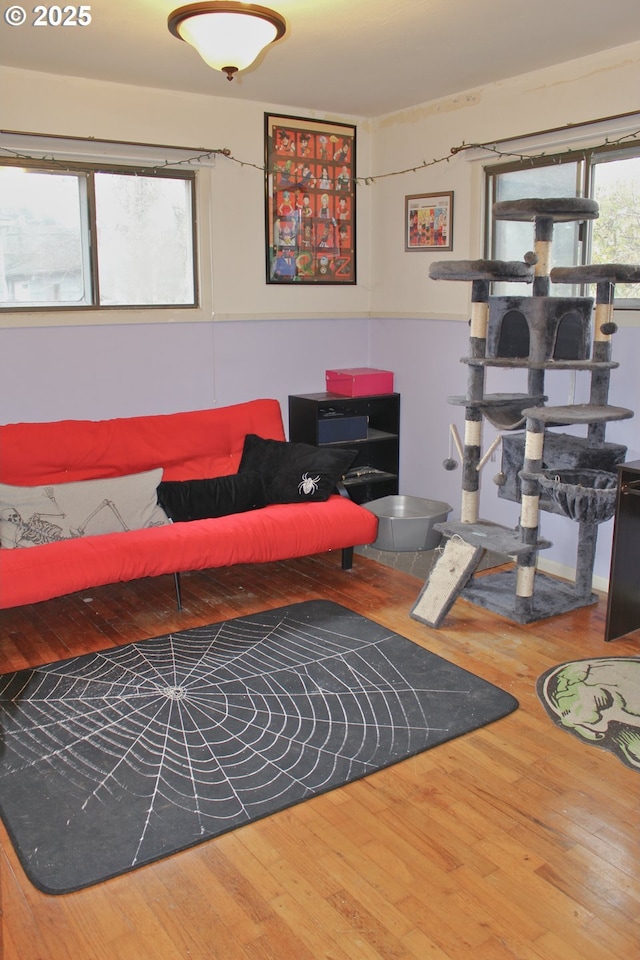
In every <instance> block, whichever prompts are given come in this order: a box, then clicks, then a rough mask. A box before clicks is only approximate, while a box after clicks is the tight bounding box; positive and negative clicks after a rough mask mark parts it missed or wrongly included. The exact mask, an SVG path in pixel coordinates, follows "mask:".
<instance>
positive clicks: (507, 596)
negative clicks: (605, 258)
mask: <svg viewBox="0 0 640 960" xmlns="http://www.w3.org/2000/svg"><path fill="white" fill-rule="evenodd" d="M493 214H494V216H495V217H496V219H501V220H514V221H527V222H532V224H533V227H534V242H535V247H534V251H533V252H532V253H530V254H527V255H526V256H525V257H524V260H523V261H522V262H520V261H516V262H505V261H500V260H473V261H468V260H467V261H465V260H459V261H438V262H436V263H433V264H432V266H431V269H430V271H429V276H430V277H431V278H432V279H434V280H453V281H467V282H471V285H472V294H471V301H472V302H471V321H470V334H469V352H468V356H467V357H465V358H463V360H462V362H463V363H466V364H467V365H468V378H467V392H466V394H465V396H463V397H450V398H449V402H450V403H452V404H456V405H460V406H464V408H465V431H464V444H462V443H460V450H461V454H462V460H463V470H462V498H461V511H460V520H459V521H447V522H444V523H441V524H437V525H436V528H437V529H438V530H440V531H441V532H442V533H443V534H444V535H445V536H447V537H450V538H457V537H459V538H461V539H462V540H463V541H465V542H466V543H467V544H470V545H473V546H474V547H479V546H481V547H483V548H484V549H489V550H491V551H494V552H496V553H499V554H502V555H506V556H509V557H511V558H513V559H514V560H515V564H516V566H515V569H507V570H499V571H498V572H497V573H494V574H486V575H484V576H483V577H480V578H473V579H472V580H471V581H470V582H469V583H468V584H467V585H466V586H465V587H464V589H463V590H462V592H461V594H460V595H461V596H462V597H464V598H465V599H467V600H470V601H471V602H472V603H475V604H477V605H479V606H482V607H484V608H486V609H490V610H493V611H495V612H496V613H499V614H502V615H503V616H506V617H508V618H509V619H511V620H515V621H516V622H518V623H530V622H532V621H535V620H541V619H544V618H546V617H550V616H553V615H555V614H559V613H565V612H567V611H569V610H573V609H576V608H578V607H582V606H586V605H588V604H591V603H594V602H595V601H596V599H597V597H596V596H595V595H594V594H593V593H592V579H593V565H594V560H595V548H596V538H597V529H598V525H599V524H600V523H602V522H604V521H605V520H608V519H610V518H611V517H612V516H613V512H614V509H615V495H616V484H617V478H616V472H615V471H616V466H617V464H618V463H621V462H623V461H624V458H625V454H626V447H624V446H621V445H619V444H612V443H607V442H606V440H605V431H606V425H607V423H609V422H612V421H615V420H623V419H626V418H628V417H632V416H633V411H631V410H627V409H626V408H622V407H615V406H611V405H609V403H608V397H609V380H610V374H611V370H613V369H615V368H616V367H618V363H616V362H614V361H613V360H612V359H611V338H612V336H613V334H614V333H615V331H616V326H615V324H614V323H613V322H612V314H613V297H614V289H615V285H616V283H621V282H624V283H638V282H640V266H638V265H623V264H605V265H590V266H580V267H555V268H553V269H551V270H550V263H551V249H552V241H553V228H554V224H555V223H560V222H570V221H584V220H591V219H595V218H596V217H597V216H598V205H597V203H595V202H594V201H593V200H588V199H583V198H560V199H554V198H545V199H525V200H511V201H504V202H500V203H496V204H494V206H493ZM496 282H509V283H513V282H517V283H526V284H532V295H531V296H521V297H518V296H491V295H490V293H489V291H490V287H491V284H492V283H496ZM551 282H553V283H563V284H564V283H566V284H580V283H595V284H596V299H595V310H594V300H593V298H591V297H558V296H550V283H551ZM592 320H593V324H592ZM592 325H593V334H592V335H591V332H590V331H591V326H592ZM489 367H495V368H502V369H510V370H516V369H522V370H526V371H527V390H526V392H523V393H510V394H497V393H496V394H490V393H487V392H486V389H485V379H486V371H487V368H489ZM558 370H565V371H566V370H570V371H577V372H582V373H586V374H587V375H588V376H589V377H590V397H589V403H586V404H568V405H564V406H547V405H546V401H547V399H548V398H547V396H546V395H545V393H544V390H545V377H546V375H547V374H549V373H550V372H552V371H558ZM485 419H487V420H488V421H489V422H490V423H491V424H492V425H493V426H494V427H496V428H497V429H498V430H500V431H501V434H502V436H501V439H502V471H501V473H500V474H499V475H498V478H496V482H497V483H498V484H499V487H498V495H499V496H500V497H502V498H504V499H509V500H513V501H516V502H518V503H519V504H520V508H521V512H520V519H519V523H518V525H517V527H516V528H515V529H513V530H512V529H508V528H505V527H500V526H498V525H496V524H493V523H489V522H487V521H483V520H481V519H480V518H479V494H480V471H481V468H482V466H483V465H484V462H485V461H486V459H487V456H488V453H487V454H485V456H484V458H482V457H481V451H482V426H483V421H484V420H485ZM563 427H572V428H575V427H581V428H583V429H585V430H586V434H585V435H584V436H578V435H573V434H567V433H560V434H558V433H557V432H556V430H557V429H558V428H563ZM541 511H548V512H553V513H558V514H561V515H563V516H566V517H568V518H569V519H571V520H573V521H575V522H577V523H578V524H579V533H578V546H577V558H576V580H575V584H571V583H567V582H565V581H561V580H558V579H555V578H552V577H549V576H546V575H545V574H542V573H540V572H539V571H537V570H536V564H537V559H538V553H539V551H540V550H545V549H547V548H549V547H550V546H552V544H551V543H550V541H548V540H545V539H543V538H542V537H541V535H540V512H541Z"/></svg>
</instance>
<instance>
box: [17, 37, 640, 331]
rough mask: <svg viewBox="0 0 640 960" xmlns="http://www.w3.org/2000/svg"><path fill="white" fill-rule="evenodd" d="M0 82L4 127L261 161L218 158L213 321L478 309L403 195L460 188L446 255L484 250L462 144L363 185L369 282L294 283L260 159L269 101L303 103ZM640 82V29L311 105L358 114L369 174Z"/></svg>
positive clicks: (631, 101) (623, 107)
mask: <svg viewBox="0 0 640 960" xmlns="http://www.w3.org/2000/svg"><path fill="white" fill-rule="evenodd" d="M114 70H117V65H116V64H114ZM382 82H383V81H382ZM0 84H1V86H2V89H3V91H4V93H5V96H4V98H3V104H2V115H1V120H0V125H1V126H2V128H4V129H13V130H23V131H31V132H35V133H55V134H63V135H69V136H77V137H97V138H102V139H114V140H125V141H126V140H129V141H138V142H151V143H167V144H175V145H184V146H194V147H206V148H217V147H228V148H229V149H230V150H231V152H232V154H233V156H234V157H236V158H237V159H238V160H240V161H242V162H243V163H245V164H249V165H245V166H242V165H241V164H240V163H234V162H233V161H231V160H228V159H224V158H220V159H219V160H218V162H217V165H216V168H215V170H214V171H213V173H212V175H211V181H212V182H211V184H210V186H211V194H210V197H206V205H207V207H210V209H211V214H212V216H211V227H210V248H209V249H207V243H206V242H205V243H204V245H203V248H202V254H203V258H204V259H203V275H204V276H205V278H207V277H210V276H212V278H213V284H212V287H213V293H212V295H211V296H210V297H209V298H208V299H207V297H205V309H204V310H202V311H200V314H199V316H198V317H195V316H194V314H193V312H191V315H190V317H189V319H201V320H208V319H210V318H211V315H212V313H213V315H214V316H215V317H216V318H218V319H247V318H254V317H255V318H262V317H268V318H274V317H277V318H289V317H290V318H306V317H323V316H342V317H349V316H367V315H368V314H369V313H371V314H373V315H374V316H375V315H377V316H391V317H394V316H396V317H397V316H417V317H437V318H441V319H447V318H452V319H466V317H467V313H468V300H469V291H468V289H467V286H468V285H467V284H452V283H435V282H434V281H430V280H429V279H428V268H429V264H430V262H432V261H433V260H434V259H442V254H440V255H438V254H434V253H424V252H412V253H405V251H404V197H405V196H406V195H408V194H416V193H418V194H419V193H434V192H440V191H449V190H453V191H454V249H453V252H452V253H447V254H445V257H446V258H447V259H467V258H476V257H479V256H481V255H482V248H481V236H482V216H483V213H482V206H483V200H484V196H483V183H482V164H481V163H478V162H470V161H469V159H468V158H467V156H466V155H465V154H464V153H461V154H458V155H457V156H456V157H454V158H452V159H451V160H450V161H449V162H442V163H438V164H435V165H432V166H431V165H430V166H427V167H424V168H423V169H421V170H419V171H418V172H416V173H411V174H405V175H402V176H390V177H384V178H382V179H380V180H377V181H375V182H373V183H370V184H368V185H359V186H358V192H357V198H358V206H357V209H358V222H357V244H358V283H357V285H354V286H331V287H310V286H303V287H296V286H286V287H283V286H280V285H278V284H266V283H265V237H264V180H263V175H262V173H261V171H260V170H258V169H256V168H255V166H251V165H252V164H254V165H256V166H258V167H261V166H262V164H263V162H264V143H263V136H264V133H263V131H264V113H265V111H267V110H268V111H271V112H275V113H283V114H293V115H300V113H301V111H299V110H293V109H291V108H288V107H287V106H286V105H285V106H283V105H274V104H264V103H258V102H251V101H243V100H228V99H225V98H222V97H208V96H202V95H196V94H187V93H178V92H173V91H161V90H156V89H150V88H143V87H131V86H126V85H123V84H118V83H105V82H99V81H88V80H80V79H77V78H73V77H60V76H53V75H48V74H40V73H34V72H30V71H23V70H17V69H13V68H2V67H0ZM639 88H640V42H635V43H632V44H628V45H626V46H623V47H617V48H615V49H613V50H608V51H604V52H603V53H600V54H597V55H595V56H591V57H586V58H582V59H579V60H569V61H568V62H567V63H565V64H563V65H560V66H557V67H551V68H549V69H546V70H543V71H538V72H535V73H530V74H526V75H523V76H520V77H515V78H512V79H510V80H506V81H503V82H500V83H494V84H491V85H489V86H487V87H484V88H477V89H475V90H471V91H466V92H461V93H460V94H459V95H457V96H455V97H451V98H448V99H446V100H442V101H433V102H430V103H429V102H426V103H424V104H422V105H421V106H418V107H415V108H413V109H411V110H406V111H402V112H400V113H396V114H391V115H388V116H385V117H380V118H378V119H377V120H375V121H360V122H358V121H357V118H353V117H338V116H334V115H330V116H327V115H322V116H321V115H319V114H315V113H313V112H312V111H310V112H309V116H311V117H313V118H315V119H329V120H338V121H340V120H342V121H346V122H355V123H357V129H358V134H357V174H358V176H359V177H360V178H363V179H364V178H366V177H375V176H377V175H379V174H387V173H393V172H395V171H398V170H404V169H406V168H408V167H413V166H420V165H421V164H422V163H423V162H424V161H426V162H427V163H430V162H431V160H432V159H434V158H440V157H446V156H447V155H448V154H449V152H450V150H451V148H452V147H457V146H459V145H460V144H462V143H463V142H464V143H474V142H487V141H490V140H492V139H502V138H505V137H509V136H517V135H521V134H526V133H528V132H533V131H537V130H541V129H547V128H550V127H554V126H562V125H564V124H569V123H571V124H575V123H579V122H581V121H587V120H592V119H594V118H599V117H605V116H608V115H611V114H618V113H626V112H630V111H633V110H636V109H638V98H637V92H638V89H639ZM203 179H205V180H206V177H205V178H203ZM207 232H208V231H207ZM206 239H207V238H205V241H206ZM205 286H206V284H205ZM205 294H206V290H205ZM163 319H172V317H171V311H167V312H166V314H165V313H164V312H162V311H153V315H152V317H149V311H146V312H142V313H141V312H137V313H136V312H134V311H131V312H130V313H129V314H127V313H126V312H125V311H122V312H120V311H119V312H117V313H113V314H110V316H109V322H110V323H113V322H117V321H118V320H120V321H122V320H124V321H125V322H127V321H128V322H149V320H151V321H152V322H154V323H158V322H161V321H162V320H163ZM24 321H25V318H24V317H23V318H22V319H21V321H20V322H21V325H23V324H24ZM34 322H36V323H40V324H45V325H46V324H48V323H50V318H49V319H47V316H46V315H42V314H40V315H39V317H38V316H37V315H35V321H34ZM77 322H79V323H84V324H88V323H89V324H90V323H92V322H103V321H101V320H100V318H99V317H98V315H97V314H96V313H95V312H94V313H91V312H84V313H82V314H79V315H77ZM0 323H1V321H0Z"/></svg>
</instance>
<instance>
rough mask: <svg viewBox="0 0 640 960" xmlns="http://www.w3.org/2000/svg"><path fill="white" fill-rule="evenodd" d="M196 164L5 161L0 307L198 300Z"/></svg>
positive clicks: (1, 172) (0, 192)
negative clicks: (178, 168) (192, 168)
mask: <svg viewBox="0 0 640 960" xmlns="http://www.w3.org/2000/svg"><path fill="white" fill-rule="evenodd" d="M194 207H195V203H194V174H193V173H176V172H173V171H172V172H166V171H163V172H162V173H158V172H152V171H136V170H131V169H123V170H120V169H116V170H113V169H110V170H101V169H97V168H95V167H86V168H82V167H80V166H78V165H76V164H73V165H69V168H67V165H65V168H64V169H57V168H48V167H47V166H46V162H45V163H37V164H32V165H29V166H24V165H22V166H16V165H13V164H12V165H0V309H2V310H6V311H7V310H8V311H16V310H50V309H60V308H64V309H65V310H70V309H73V308H83V309H87V308H88V309H96V308H109V307H111V308H113V307H121V308H125V307H147V308H151V307H168V306H182V307H195V306H196V305H197V296H196V290H197V285H196V279H195V262H196V257H195V239H194V237H195V232H194V223H195V209H194Z"/></svg>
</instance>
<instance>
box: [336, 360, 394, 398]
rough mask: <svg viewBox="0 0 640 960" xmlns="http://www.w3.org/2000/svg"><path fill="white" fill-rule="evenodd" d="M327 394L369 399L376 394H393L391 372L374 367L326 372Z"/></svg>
mask: <svg viewBox="0 0 640 960" xmlns="http://www.w3.org/2000/svg"><path fill="white" fill-rule="evenodd" d="M326 381H327V393H337V394H339V395H340V396H341V397H370V396H373V395H374V394H377V393H393V373H392V372H391V370H377V369H376V368H375V367H349V368H347V369H346V370H327V371H326Z"/></svg>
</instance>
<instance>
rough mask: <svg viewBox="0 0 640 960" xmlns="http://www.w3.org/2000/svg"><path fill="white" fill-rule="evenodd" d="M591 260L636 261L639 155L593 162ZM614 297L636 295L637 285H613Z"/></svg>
mask: <svg viewBox="0 0 640 960" xmlns="http://www.w3.org/2000/svg"><path fill="white" fill-rule="evenodd" d="M593 197H594V199H595V200H597V202H598V207H599V210H600V216H599V217H598V219H597V220H595V221H594V223H593V236H592V247H591V262H592V263H640V218H639V214H638V211H640V156H638V157H628V158H626V159H623V160H608V161H605V162H601V163H595V164H594V165H593ZM615 295H616V300H620V299H638V298H640V287H639V285H638V284H624V283H620V284H616V294H615Z"/></svg>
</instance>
